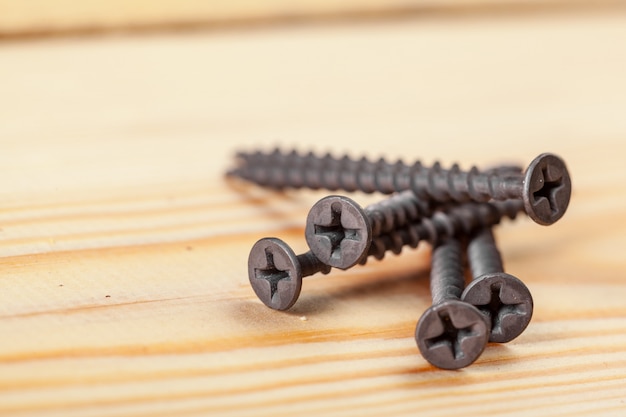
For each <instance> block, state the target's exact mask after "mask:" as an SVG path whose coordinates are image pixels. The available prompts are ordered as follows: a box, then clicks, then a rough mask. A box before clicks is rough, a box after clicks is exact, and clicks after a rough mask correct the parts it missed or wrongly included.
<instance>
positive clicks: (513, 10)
mask: <svg viewBox="0 0 626 417" xmlns="http://www.w3.org/2000/svg"><path fill="white" fill-rule="evenodd" d="M625 6H626V3H625V2H624V1H623V0H439V1H433V0H387V1H383V0H341V1H334V0H317V1H312V0H306V1H289V0H262V1H254V0H211V1H202V0H158V1H150V0H109V1H105V0H81V1H73V0H55V1H48V0H0V38H1V37H5V38H16V37H17V38H20V37H40V36H54V35H68V34H78V35H84V34H90V33H103V32H139V31H164V30H190V29H205V30H206V29H216V28H217V29H225V28H233V27H235V28H242V27H250V26H258V25H273V26H276V25H278V24H285V23H287V24H293V23H303V22H311V21H355V20H357V21H358V20H363V19H366V20H372V19H377V20H380V19H403V18H407V17H425V18H432V17H433V16H439V15H443V16H448V17H450V16H466V15H473V14H482V15H485V14H488V15H496V14H502V13H505V14H517V15H520V14H526V13H531V14H535V13H550V12H557V13H559V12H573V11H577V12H590V11H591V12H594V11H598V10H616V9H620V8H624V7H625Z"/></svg>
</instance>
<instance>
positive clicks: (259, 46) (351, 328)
mask: <svg viewBox="0 0 626 417" xmlns="http://www.w3.org/2000/svg"><path fill="white" fill-rule="evenodd" d="M625 41H626V15H625V14H622V13H615V12H614V13H593V14H590V13H572V14H553V15H552V14H546V15H540V16H534V15H525V16H513V15H505V16H499V17H493V16H486V17H481V16H477V15H472V16H467V17H463V16H454V17H450V18H447V17H442V16H439V17H436V18H417V19H414V20H403V21H399V22H395V21H387V22H381V23H361V24H353V25H347V24H337V25H307V26H294V27H283V28H275V29H270V28H265V29H255V30H243V31H226V32H213V33H211V32H209V33H203V32H198V33H186V34H171V33H170V34H164V35H150V36H136V37H115V36H108V37H107V36H105V37H93V38H82V39H81V38H75V39H72V38H65V39H56V40H38V41H12V42H6V43H4V44H2V45H0V79H1V80H2V82H1V84H0V97H2V99H1V100H0V143H1V145H2V151H1V152H0V163H1V166H2V175H1V176H0V201H1V205H0V228H1V230H0V254H1V258H0V262H1V266H2V275H1V277H0V316H1V318H0V335H1V340H2V342H1V343H0V415H3V416H4V415H6V416H22V415H42V416H43V415H45V416H64V417H70V416H101V415H107V416H118V415H129V416H161V415H176V416H191V415H224V416H226V415H254V416H263V415H272V416H283V415H285V416H287V415H299V416H304V415H324V416H327V415H361V416H365V415H433V416H435V415H436V416H447V415H450V416H458V415H472V414H478V413H480V414H481V415H489V414H494V415H549V416H556V415H564V416H565V415H566V416H575V415H583V416H587V415H615V416H619V415H624V413H625V412H626V301H624V300H625V299H626V281H625V280H624V273H625V272H626V260H625V259H626V258H625V256H624V252H623V251H624V250H625V249H626V173H625V170H624V158H625V157H626V155H625V150H626V145H625V143H626V142H625V141H626V47H625V46H624V45H625V44H626V43H625ZM274 145H281V146H284V147H297V148H298V149H301V150H309V149H312V150H315V151H317V152H326V151H331V152H333V153H334V154H335V155H341V154H342V153H344V152H348V153H349V154H350V155H352V156H355V157H359V156H361V155H368V156H370V157H374V158H376V157H378V156H386V157H388V158H390V159H392V160H393V159H395V158H398V157H402V158H404V159H405V160H407V161H412V160H414V159H416V158H421V159H422V160H423V161H424V162H426V163H432V162H433V161H435V160H436V159H440V160H441V161H442V163H444V164H446V165H448V164H451V163H452V162H455V161H458V162H459V163H461V165H462V166H463V167H466V168H469V167H470V166H471V164H473V163H475V164H477V165H479V166H489V165H492V164H497V163H501V162H503V161H504V162H516V163H520V164H527V163H528V162H529V161H530V160H531V159H532V158H533V157H534V156H535V155H537V154H539V153H541V152H544V151H551V152H555V153H558V154H559V155H561V156H562V157H563V158H564V159H565V160H566V161H567V163H568V166H569V169H570V171H571V173H572V176H573V184H574V193H573V197H572V201H571V205H570V209H569V211H568V213H567V214H566V216H565V217H564V218H563V219H562V221H560V222H559V223H557V224H555V225H554V226H551V227H541V226H538V225H536V224H534V223H532V222H531V221H529V220H527V219H520V220H519V221H517V222H515V223H512V222H507V223H505V224H504V225H503V226H502V227H500V228H498V229H497V237H498V239H499V243H500V248H501V251H502V253H503V255H504V259H505V263H506V268H507V271H508V272H510V273H511V274H514V275H516V276H518V277H519V278H521V279H523V280H524V282H525V283H526V284H527V285H528V286H529V288H530V289H531V291H532V293H533V295H534V300H535V313H534V317H533V321H532V322H531V324H530V326H529V327H528V329H527V330H526V332H525V333H523V334H522V335H521V336H520V337H519V338H518V339H516V340H514V341H513V342H511V343H509V344H506V345H489V346H488V347H487V349H486V350H485V352H484V354H483V356H482V357H481V358H479V360H478V361H477V362H476V363H475V364H473V365H472V366H470V367H468V368H465V369H463V370H461V371H442V370H439V369H436V368H433V367H432V366H430V365H429V364H428V363H427V362H426V361H425V360H423V359H422V358H421V356H420V355H419V352H418V350H417V348H416V346H415V340H414V338H413V332H414V327H415V323H416V321H417V319H418V318H419V316H420V315H421V313H422V312H423V311H424V310H425V309H426V308H427V307H428V306H429V305H430V295H429V291H428V273H429V261H430V248H429V247H428V245H422V246H420V247H419V248H418V249H417V250H406V251H404V252H403V253H402V254H401V256H397V257H396V256H388V257H387V258H386V259H384V260H383V261H381V262H371V263H370V264H368V265H367V266H365V267H360V268H354V269H351V270H349V271H346V272H342V271H334V272H333V273H331V274H330V275H328V276H319V277H311V278H307V279H306V280H305V282H304V285H303V291H302V295H301V297H300V300H299V301H298V303H297V304H296V305H295V306H294V307H293V308H292V309H291V310H290V311H288V312H276V311H273V310H270V309H268V308H266V307H265V306H263V305H262V304H261V303H260V302H259V301H258V300H257V298H256V296H255V295H254V293H253V292H252V290H251V289H250V286H249V284H248V278H247V272H246V261H247V256H248V252H249V250H250V247H251V246H252V244H253V243H254V242H255V241H256V240H257V239H259V238H261V237H263V236H277V237H280V238H282V239H284V240H285V241H287V242H288V243H289V244H291V245H292V246H293V247H294V249H295V250H296V252H300V251H304V250H305V249H306V244H305V242H304V238H303V226H304V220H305V217H306V213H307V212H308V209H309V207H310V206H311V204H312V203H313V202H315V201H316V200H317V199H318V198H320V197H321V196H323V195H325V193H324V192H312V191H308V192H305V191H301V192H295V191H293V192H285V193H276V192H271V191H266V190H263V189H260V188H258V187H254V186H250V185H246V184H243V183H241V182H237V181H230V182H229V181H225V180H224V178H223V176H222V174H223V172H224V171H225V170H226V169H227V168H228V167H229V166H231V164H232V156H233V154H234V152H235V151H236V150H238V149H252V148H255V147H261V148H263V149H270V148H271V147H272V146H274ZM353 198H355V199H356V200H357V201H359V202H360V203H362V204H363V205H366V204H368V203H370V202H373V201H376V200H377V199H380V198H381V197H380V196H376V195H369V196H365V195H360V194H355V195H354V196H353Z"/></svg>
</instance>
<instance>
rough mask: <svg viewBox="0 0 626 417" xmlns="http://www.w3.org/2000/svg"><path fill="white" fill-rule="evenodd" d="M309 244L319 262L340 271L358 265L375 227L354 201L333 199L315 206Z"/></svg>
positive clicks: (309, 224) (308, 222)
mask: <svg viewBox="0 0 626 417" xmlns="http://www.w3.org/2000/svg"><path fill="white" fill-rule="evenodd" d="M305 237H306V242H307V244H308V245H309V248H310V249H311V252H313V254H314V255H315V256H317V258H318V259H319V260H320V261H322V262H324V263H325V264H326V265H330V266H332V267H335V268H339V269H348V268H350V267H352V266H354V265H356V264H357V263H358V262H359V261H360V260H361V259H363V257H364V256H367V251H368V249H369V247H370V244H371V242H372V225H371V222H370V220H369V217H368V216H367V214H366V213H365V211H364V210H363V209H362V208H361V206H359V205H358V204H357V203H356V202H355V201H354V200H352V199H350V198H348V197H344V196H337V195H331V196H328V197H324V198H322V199H321V200H320V201H318V202H317V203H315V204H314V205H313V207H312V208H311V210H310V211H309V215H308V216H307V219H306V228H305Z"/></svg>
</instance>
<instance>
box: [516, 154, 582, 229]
mask: <svg viewBox="0 0 626 417" xmlns="http://www.w3.org/2000/svg"><path fill="white" fill-rule="evenodd" d="M571 194H572V182H571V179H570V176H569V173H568V171H567V167H566V166H565V162H563V160H562V159H561V158H559V157H558V156H556V155H553V154H550V153H544V154H541V155H539V156H538V157H536V158H535V159H534V160H533V161H532V162H531V163H530V165H529V166H528V168H527V170H526V174H525V176H524V192H523V198H524V208H525V210H526V213H527V214H528V215H529V216H530V218H531V219H533V220H534V221H535V222H537V223H539V224H542V225H550V224H552V223H554V222H556V221H557V220H559V219H560V218H561V217H562V216H563V214H565V211H566V210H567V206H568V204H569V200H570V196H571Z"/></svg>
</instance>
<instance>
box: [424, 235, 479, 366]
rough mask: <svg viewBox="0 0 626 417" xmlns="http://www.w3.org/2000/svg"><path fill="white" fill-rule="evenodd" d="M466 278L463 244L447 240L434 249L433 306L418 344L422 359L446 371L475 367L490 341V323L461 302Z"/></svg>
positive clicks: (431, 275) (428, 311)
mask: <svg viewBox="0 0 626 417" xmlns="http://www.w3.org/2000/svg"><path fill="white" fill-rule="evenodd" d="M463 286H464V276H463V267H462V254H461V243H460V242H459V241H458V240H456V239H448V240H445V241H443V242H441V243H440V244H438V245H436V246H435V247H434V248H433V253H432V270H431V273H430V291H431V294H432V300H433V305H432V306H431V307H430V308H429V309H428V310H426V312H425V313H424V314H423V315H422V317H420V319H419V321H418V322H417V326H416V328H415V340H416V342H417V347H418V348H419V350H420V352H421V354H422V356H423V357H424V358H425V359H426V360H427V361H428V362H430V363H431V364H433V365H435V366H437V367H439V368H443V369H459V368H463V367H465V366H468V365H469V364H471V363H473V362H474V361H475V360H476V359H478V357H479V356H480V354H481V353H482V352H483V350H484V349H485V346H486V345H487V341H488V340H489V328H490V326H489V323H488V321H487V319H486V317H485V315H484V314H483V313H481V312H480V311H479V310H478V309H477V308H476V307H474V306H473V305H471V304H469V303H467V302H464V301H460V299H459V297H460V296H461V292H462V291H463Z"/></svg>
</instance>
